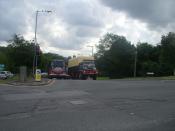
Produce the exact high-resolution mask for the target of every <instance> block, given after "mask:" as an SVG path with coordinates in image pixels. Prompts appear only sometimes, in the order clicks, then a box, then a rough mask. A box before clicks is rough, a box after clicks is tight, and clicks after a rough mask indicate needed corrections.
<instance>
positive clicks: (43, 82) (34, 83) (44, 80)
mask: <svg viewBox="0 0 175 131" xmlns="http://www.w3.org/2000/svg"><path fill="white" fill-rule="evenodd" d="M52 81H53V80H52V79H47V78H42V80H41V81H35V80H34V79H30V80H27V81H26V82H20V81H17V80H16V81H10V82H8V83H7V84H9V85H14V86H42V85H48V84H50V83H51V82H52Z"/></svg>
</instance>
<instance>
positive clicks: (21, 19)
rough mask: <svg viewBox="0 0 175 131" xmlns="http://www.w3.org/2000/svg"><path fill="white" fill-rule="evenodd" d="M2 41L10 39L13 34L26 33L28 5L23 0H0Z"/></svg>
mask: <svg viewBox="0 0 175 131" xmlns="http://www.w3.org/2000/svg"><path fill="white" fill-rule="evenodd" d="M0 9H1V11H0V19H1V20H0V41H6V40H9V38H10V37H11V36H12V35H13V34H15V33H16V34H23V33H25V31H26V30H25V27H26V26H27V21H26V19H27V16H26V13H27V11H26V6H25V4H24V2H23V1H22V0H19V1H6V0H2V1H0Z"/></svg>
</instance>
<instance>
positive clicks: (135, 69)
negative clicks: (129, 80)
mask: <svg viewBox="0 0 175 131" xmlns="http://www.w3.org/2000/svg"><path fill="white" fill-rule="evenodd" d="M136 75H137V48H136V50H135V55H134V77H136Z"/></svg>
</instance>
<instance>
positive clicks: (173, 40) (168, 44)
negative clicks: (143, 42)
mask: <svg viewBox="0 0 175 131" xmlns="http://www.w3.org/2000/svg"><path fill="white" fill-rule="evenodd" d="M174 51H175V33H173V32H169V33H168V35H163V36H162V39H161V59H160V60H161V63H162V64H163V65H164V66H166V67H165V68H167V71H166V72H167V75H172V74H173V71H175V53H174Z"/></svg>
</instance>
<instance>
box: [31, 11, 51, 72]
mask: <svg viewBox="0 0 175 131" xmlns="http://www.w3.org/2000/svg"><path fill="white" fill-rule="evenodd" d="M44 12H45V13H51V12H52V11H50V10H37V11H36V18H35V39H34V43H35V54H34V59H33V75H34V74H35V70H36V69H37V66H38V55H37V53H36V51H37V46H38V45H37V36H36V35H37V26H38V25H37V24H38V13H44Z"/></svg>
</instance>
